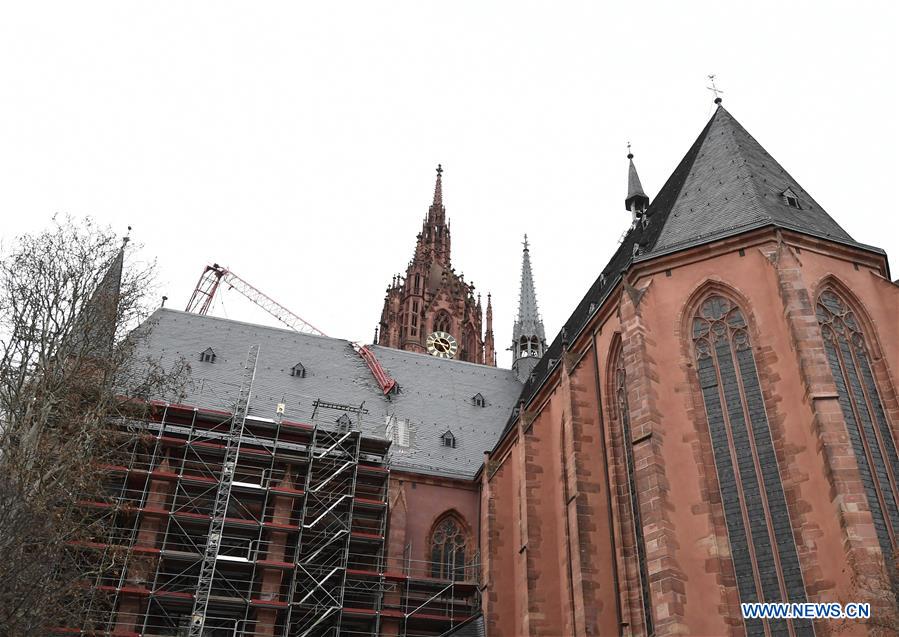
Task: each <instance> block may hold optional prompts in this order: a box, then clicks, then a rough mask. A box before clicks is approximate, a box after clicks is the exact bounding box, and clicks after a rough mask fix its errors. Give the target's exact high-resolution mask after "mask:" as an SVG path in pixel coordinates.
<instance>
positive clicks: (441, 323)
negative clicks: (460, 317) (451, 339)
mask: <svg viewBox="0 0 899 637" xmlns="http://www.w3.org/2000/svg"><path fill="white" fill-rule="evenodd" d="M450 327H452V321H451V319H450V315H449V314H447V313H446V312H440V313H439V314H438V315H437V318H435V319H434V331H435V332H449V331H450Z"/></svg>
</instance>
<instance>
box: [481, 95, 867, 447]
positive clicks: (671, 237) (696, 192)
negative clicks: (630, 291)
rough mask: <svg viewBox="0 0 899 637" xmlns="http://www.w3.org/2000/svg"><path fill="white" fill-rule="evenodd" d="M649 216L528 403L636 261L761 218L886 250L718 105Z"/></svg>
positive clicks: (589, 297) (539, 370)
mask: <svg viewBox="0 0 899 637" xmlns="http://www.w3.org/2000/svg"><path fill="white" fill-rule="evenodd" d="M787 188H790V189H792V190H793V192H795V193H796V194H797V195H798V196H799V198H800V205H801V209H799V210H797V209H795V208H792V207H790V206H789V205H787V203H786V201H785V199H784V197H783V192H784V191H785V190H786V189H787ZM778 189H779V190H778ZM645 219H646V223H645V224H644V223H643V222H642V221H640V220H638V221H636V222H635V223H634V224H633V225H632V226H631V228H630V229H629V230H628V231H627V233H626V234H625V236H624V239H623V240H622V241H621V244H620V245H619V246H618V248H617V249H616V250H615V253H614V254H613V255H612V258H611V259H610V260H609V262H608V263H607V264H606V267H605V268H603V270H602V272H601V273H600V274H599V276H598V277H597V278H596V280H595V281H594V282H593V285H591V286H590V289H589V290H587V293H586V294H585V295H584V298H583V299H581V302H580V303H579V304H578V305H577V307H575V309H574V312H572V314H571V316H570V317H569V318H568V320H567V321H566V322H565V325H564V326H563V328H562V330H560V332H559V334H558V335H557V336H556V338H555V339H554V340H553V342H552V344H551V345H550V346H549V349H547V351H546V353H545V354H544V355H543V358H542V359H541V360H540V362H539V363H538V364H537V366H536V367H535V368H534V370H533V373H532V375H531V378H530V380H528V381H527V382H526V383H525V384H524V387H523V388H522V392H521V396H520V397H519V403H524V404H527V403H528V402H529V401H530V400H531V398H533V397H534V395H535V394H536V393H537V391H538V390H539V389H540V387H541V386H542V385H543V383H544V381H545V380H546V378H547V376H549V374H550V373H552V371H553V369H554V368H555V366H556V365H557V364H558V363H559V360H560V358H561V356H562V334H563V332H564V333H565V334H567V337H568V339H569V340H573V339H574V338H575V337H576V336H577V335H578V334H579V333H580V331H581V330H582V329H583V328H584V326H585V325H586V324H587V321H589V320H590V317H591V316H592V315H593V313H594V312H595V311H596V310H598V309H599V308H600V306H601V305H602V304H603V303H604V302H605V300H606V298H607V297H608V296H609V294H610V293H611V292H612V291H613V290H614V289H615V287H616V286H617V285H618V283H619V281H620V280H621V278H622V275H623V274H624V273H625V272H626V271H627V270H628V268H630V266H631V264H632V263H635V262H639V261H645V260H648V259H651V258H654V257H656V256H660V255H662V254H667V253H670V252H676V251H678V250H685V249H687V248H691V247H694V246H697V245H701V244H703V243H709V242H711V241H715V240H717V239H722V238H724V237H728V236H733V235H737V234H740V233H743V232H748V231H750V230H753V229H756V228H761V227H764V226H775V227H781V228H785V229H789V230H795V231H797V232H802V233H805V234H809V235H812V236H817V237H822V238H827V239H830V240H833V241H838V242H841V243H844V244H848V245H851V246H855V247H857V248H860V249H863V250H867V251H869V252H875V253H878V254H884V252H883V251H882V250H880V249H879V248H874V247H872V246H867V245H864V244H861V243H858V242H856V241H855V240H854V239H852V237H850V236H849V234H848V233H847V232H846V231H845V230H843V229H842V228H841V227H840V226H839V225H838V224H837V222H836V221H834V220H833V219H832V218H831V217H830V215H828V214H827V213H826V212H825V211H824V210H823V209H822V208H821V207H820V206H819V205H818V203H817V202H816V201H815V200H814V199H812V197H811V195H809V194H808V193H807V192H806V191H805V189H804V188H802V186H800V185H799V184H798V183H797V182H796V180H795V179H793V178H792V177H791V176H790V175H789V174H788V173H787V171H786V170H784V169H783V167H781V165H780V164H779V163H777V162H776V161H775V160H774V159H773V158H772V157H771V155H769V154H768V152H767V151H766V150H765V149H764V148H762V146H761V145H760V144H759V143H758V142H757V141H756V140H755V139H754V138H753V137H752V136H751V135H750V134H749V133H748V132H746V130H745V129H744V128H743V127H742V126H741V125H740V124H739V122H737V120H735V119H734V118H733V116H732V115H731V114H730V113H728V112H727V110H725V108H724V107H723V106H720V105H719V106H718V108H717V109H716V111H715V113H714V115H712V118H711V119H710V120H709V121H708V123H707V124H706V125H705V128H703V129H702V132H700V133H699V137H697V138H696V141H695V142H693V145H692V146H691V147H690V149H689V150H688V151H687V154H686V155H684V157H683V159H681V161H680V163H679V164H678V165H677V168H675V169H674V172H672V173H671V176H669V177H668V181H666V182H665V185H664V186H662V189H661V190H660V191H659V193H658V195H656V198H655V199H654V200H653V201H652V203H651V204H650V206H649V208H648V209H647V211H646V217H645ZM516 417H517V410H516V411H514V412H513V413H512V414H511V415H510V417H509V420H508V422H507V424H506V429H505V430H504V431H508V429H509V428H511V426H512V425H513V424H514V422H515V419H516ZM501 439H502V437H501V438H500V440H501ZM497 444H499V441H498V442H497Z"/></svg>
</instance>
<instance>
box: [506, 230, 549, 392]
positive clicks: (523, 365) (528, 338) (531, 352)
mask: <svg viewBox="0 0 899 637" xmlns="http://www.w3.org/2000/svg"><path fill="white" fill-rule="evenodd" d="M522 245H523V246H524V248H523V250H522V255H521V291H520V293H519V297H518V318H517V319H516V321H515V325H514V327H513V329H512V337H513V342H512V370H513V371H515V373H516V374H517V375H518V379H519V380H520V381H521V382H524V381H525V380H527V378H528V375H529V374H530V373H531V370H533V369H534V366H535V365H536V364H537V361H539V360H540V357H541V356H543V353H544V352H545V351H546V335H545V334H544V331H543V321H542V320H541V319H540V312H539V310H538V309H537V292H536V290H535V288H534V275H533V272H532V271H531V251H530V245H529V243H528V236H527V235H524V243H523V244H522Z"/></svg>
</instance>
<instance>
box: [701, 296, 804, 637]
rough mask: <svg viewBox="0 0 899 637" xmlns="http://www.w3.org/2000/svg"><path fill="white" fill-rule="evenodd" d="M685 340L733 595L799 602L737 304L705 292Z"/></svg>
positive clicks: (754, 624)
mask: <svg viewBox="0 0 899 637" xmlns="http://www.w3.org/2000/svg"><path fill="white" fill-rule="evenodd" d="M692 340H693V349H694V354H695V357H696V371H697V372H698V375H699V385H700V390H701V392H702V399H703V402H704V404H705V412H706V417H707V419H708V426H709V434H710V437H711V443H712V451H713V455H714V459H715V469H716V470H717V474H718V485H719V488H720V491H721V501H722V506H723V508H724V518H725V522H726V525H727V535H728V539H729V541H730V550H731V556H732V559H733V565H734V571H735V572H736V584H737V591H738V593H739V597H740V602H758V601H765V602H796V603H802V602H805V601H806V596H805V586H804V584H803V581H802V571H801V569H800V566H799V557H798V554H797V551H796V543H795V540H794V537H793V529H792V526H791V524H790V516H789V511H788V509H787V502H786V497H785V496H784V491H783V485H782V482H781V477H780V470H779V468H778V465H777V456H776V454H775V451H774V443H773V441H772V439H771V431H770V428H769V425H768V416H767V413H766V411H765V401H764V399H763V397H762V390H761V385H760V383H759V376H758V371H757V370H756V364H755V357H754V355H753V353H752V344H751V342H750V338H749V328H748V326H747V323H746V319H745V317H744V316H743V311H742V310H741V309H740V308H739V307H738V306H737V305H736V303H734V302H733V301H731V300H730V299H727V298H725V297H724V296H721V295H719V294H712V295H710V296H708V297H706V298H705V300H704V301H703V302H702V303H701V304H700V306H699V309H698V310H697V312H696V314H695V315H694V316H693V321H692ZM744 621H745V623H746V633H747V635H764V634H765V627H764V626H763V625H762V620H758V619H753V620H750V619H747V620H744ZM769 626H770V631H771V634H780V633H781V632H783V634H786V631H787V626H786V620H782V619H780V620H770V621H769ZM793 629H794V633H795V634H796V635H811V634H814V633H813V628H812V624H811V622H810V621H808V620H798V619H797V620H793Z"/></svg>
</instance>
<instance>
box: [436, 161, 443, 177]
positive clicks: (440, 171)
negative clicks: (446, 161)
mask: <svg viewBox="0 0 899 637" xmlns="http://www.w3.org/2000/svg"><path fill="white" fill-rule="evenodd" d="M442 174H443V164H437V176H438V177H439V176H440V175H442Z"/></svg>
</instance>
